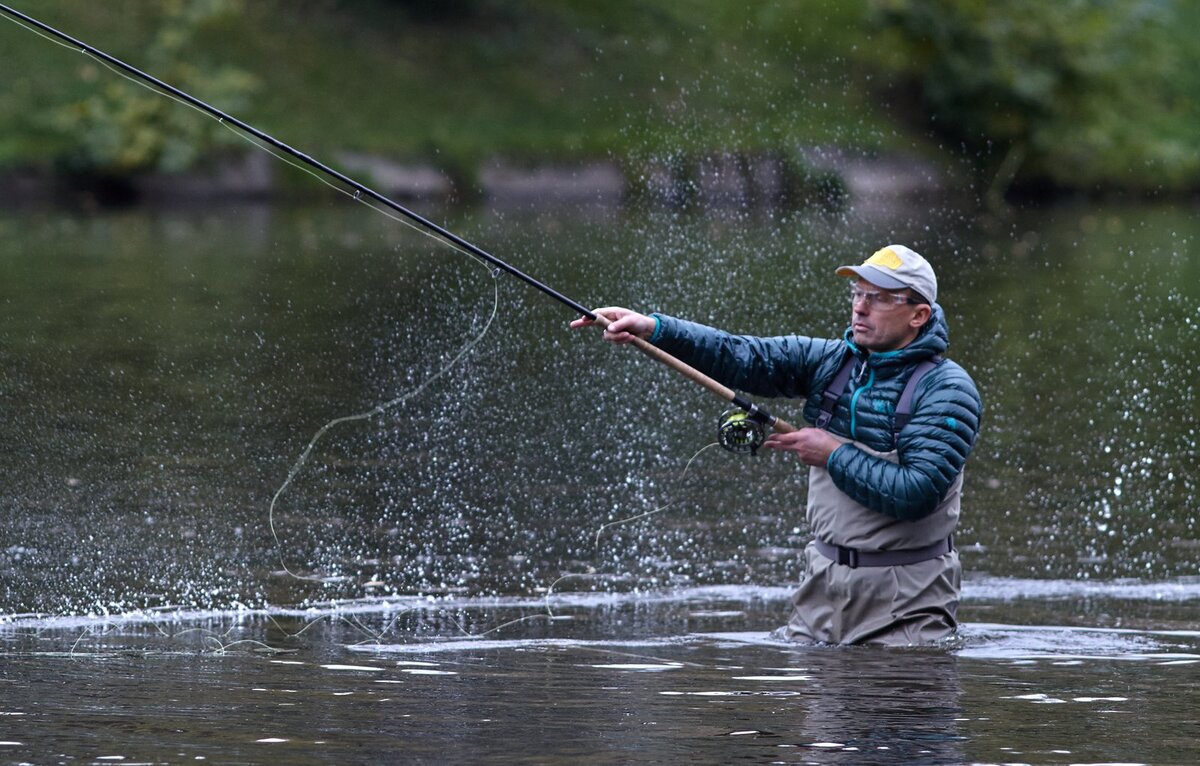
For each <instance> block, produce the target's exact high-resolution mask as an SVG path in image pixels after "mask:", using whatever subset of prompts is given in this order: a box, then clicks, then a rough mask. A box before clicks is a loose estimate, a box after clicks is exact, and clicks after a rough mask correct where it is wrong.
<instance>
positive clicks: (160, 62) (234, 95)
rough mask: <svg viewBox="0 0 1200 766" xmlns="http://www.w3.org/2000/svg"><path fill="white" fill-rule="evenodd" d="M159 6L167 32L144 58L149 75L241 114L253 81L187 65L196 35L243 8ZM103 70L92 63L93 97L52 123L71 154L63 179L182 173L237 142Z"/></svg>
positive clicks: (169, 2)
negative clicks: (216, 149) (68, 175)
mask: <svg viewBox="0 0 1200 766" xmlns="http://www.w3.org/2000/svg"><path fill="white" fill-rule="evenodd" d="M161 5H162V12H163V15H162V25H161V27H160V28H159V29H158V30H157V32H156V34H155V36H154V38H153V41H152V42H151V44H150V45H149V47H148V49H147V50H146V52H145V59H144V60H145V64H144V66H145V68H146V69H148V70H149V71H151V72H153V73H155V75H156V76H158V77H159V78H160V79H162V80H163V81H164V82H167V83H169V84H171V85H174V86H176V87H178V88H180V89H182V90H184V91H187V92H190V93H193V94H194V95H196V96H197V97H199V98H201V99H202V100H205V101H209V102H210V103H212V102H215V103H216V104H219V105H221V106H222V107H223V108H225V109H236V108H239V107H241V106H243V105H244V104H245V101H246V98H247V97H248V96H249V94H250V93H251V92H252V91H253V90H254V89H255V87H256V81H255V79H254V78H253V77H251V76H250V75H248V74H246V73H245V72H243V71H241V70H239V69H237V68H234V67H230V66H203V65H200V64H196V63H193V62H191V61H189V60H188V59H189V58H190V57H191V56H192V55H193V54H192V52H191V51H190V49H189V45H190V43H191V42H192V40H193V38H194V37H195V35H196V33H197V32H198V31H199V30H201V29H202V28H203V27H204V26H205V25H206V24H209V23H211V22H213V21H215V20H217V19H220V18H223V17H227V16H229V15H232V14H235V13H237V12H238V10H239V6H238V3H237V0H162V2H161ZM103 66H104V65H102V64H100V63H98V61H97V60H95V59H91V60H89V63H88V64H87V65H85V66H84V68H83V70H82V74H83V77H84V79H85V80H87V81H90V82H93V83H94V84H95V85H96V88H95V90H94V91H93V92H92V93H90V94H89V95H87V96H86V97H84V98H83V99H81V100H79V101H76V102H73V103H70V104H68V105H66V106H63V107H61V108H59V109H57V110H56V111H54V112H53V113H52V115H51V117H50V123H51V126H52V127H53V129H54V130H56V131H58V132H59V133H60V134H61V135H62V137H63V139H64V145H66V146H67V147H68V148H66V149H65V150H64V151H63V152H62V153H60V155H59V156H58V158H57V162H58V164H59V165H60V167H62V168H63V169H64V170H65V171H67V172H69V173H72V174H77V175H82V176H91V177H98V178H105V179H122V178H129V177H131V176H133V175H136V174H139V173H144V172H148V171H162V172H178V171H181V170H185V169H187V168H188V167H190V166H191V165H193V164H194V163H195V162H196V161H197V160H198V159H199V158H200V157H202V156H203V155H204V154H205V153H206V152H208V151H210V150H211V149H212V148H213V147H215V146H219V145H221V144H225V143H230V142H232V141H237V140H238V139H237V137H236V136H235V135H234V134H233V133H231V132H229V131H228V130H226V129H225V128H223V127H221V125H220V124H219V123H217V122H215V121H214V120H213V119H212V118H210V117H208V116H206V115H204V114H203V113H201V112H199V110H193V109H189V108H184V107H182V106H181V105H180V104H179V103H178V102H176V101H175V100H173V99H168V98H164V97H163V96H162V95H160V94H159V93H157V92H156V91H151V90H150V89H148V88H147V87H145V86H143V85H141V84H140V83H138V82H134V81H133V80H132V79H130V78H128V77H125V78H122V77H117V76H115V75H110V74H109V73H108V72H106V71H102V70H103Z"/></svg>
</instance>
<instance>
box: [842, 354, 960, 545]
mask: <svg viewBox="0 0 1200 766" xmlns="http://www.w3.org/2000/svg"><path fill="white" fill-rule="evenodd" d="M982 409H983V406H982V403H981V401H980V398H979V392H978V391H977V390H976V388H975V383H974V382H973V381H972V380H971V377H970V376H969V375H968V374H967V373H966V371H965V370H963V369H962V368H961V367H959V366H958V365H957V364H955V363H954V362H950V361H947V362H944V363H943V364H941V365H939V366H938V367H937V368H936V369H934V370H933V371H931V372H930V373H929V374H928V375H926V376H925V378H924V379H923V380H922V381H921V382H920V384H919V385H918V386H917V390H916V392H915V396H914V397H913V416H912V420H911V421H909V423H908V425H907V426H906V427H905V428H904V429H903V430H902V431H901V432H900V434H899V441H898V453H899V462H898V463H892V462H890V461H888V460H884V459H883V458H879V457H876V456H874V455H870V454H868V453H866V452H864V451H862V450H860V449H858V448H857V447H855V446H854V445H852V444H846V445H843V446H842V447H839V448H838V449H837V450H836V451H834V453H833V454H832V455H830V456H829V461H828V463H827V464H826V467H827V468H828V470H829V473H830V476H831V477H832V478H833V482H834V484H835V485H836V486H837V487H838V488H839V489H841V490H842V491H843V492H845V493H846V494H847V495H849V496H850V497H852V498H853V499H855V500H856V501H858V502H859V503H861V504H863V505H865V506H867V507H868V508H870V509H872V510H874V511H878V512H879V513H884V514H887V515H888V516H892V517H894V518H897V519H902V520H910V521H911V520H915V519H919V518H922V517H924V516H927V515H929V514H930V513H932V512H933V511H934V510H935V509H936V508H937V506H938V503H940V502H941V500H942V498H943V497H944V496H945V494H946V491H947V490H948V489H949V488H950V485H951V484H952V483H953V482H954V479H955V477H957V476H958V474H959V473H960V472H961V471H962V469H963V465H964V463H966V460H967V456H968V455H969V454H970V453H971V448H972V447H973V446H974V445H975V437H976V435H977V434H978V433H979V420H980V415H981V413H982Z"/></svg>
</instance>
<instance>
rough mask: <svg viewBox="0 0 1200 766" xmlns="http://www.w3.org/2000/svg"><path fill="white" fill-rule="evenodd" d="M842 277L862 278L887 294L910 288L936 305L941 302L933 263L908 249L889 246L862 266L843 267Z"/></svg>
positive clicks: (839, 270)
mask: <svg viewBox="0 0 1200 766" xmlns="http://www.w3.org/2000/svg"><path fill="white" fill-rule="evenodd" d="M835 273H836V274H837V275H838V276H839V277H854V276H857V277H861V278H862V279H865V280H867V281H868V282H870V283H871V284H873V285H875V286H877V287H882V288H883V289H885V290H900V289H902V288H905V287H907V288H909V289H910V290H912V291H913V292H915V293H916V294H917V295H920V296H921V297H922V298H924V299H925V300H927V301H929V303H930V304H933V303H934V302H936V301H937V277H936V276H935V275H934V273H933V267H932V266H930V265H929V261H927V260H925V259H924V258H922V257H921V254H920V253H917V252H914V251H913V250H910V249H909V248H907V247H905V246H904V245H888V246H887V247H885V248H883V249H882V250H876V251H875V254H874V255H872V256H871V257H870V258H868V259H867V260H865V261H863V263H862V265H859V266H839V267H838V270H837V272H835Z"/></svg>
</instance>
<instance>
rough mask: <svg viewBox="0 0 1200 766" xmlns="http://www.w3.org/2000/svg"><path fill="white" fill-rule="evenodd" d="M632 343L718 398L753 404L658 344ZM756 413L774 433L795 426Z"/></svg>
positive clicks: (602, 323) (601, 322) (604, 321)
mask: <svg viewBox="0 0 1200 766" xmlns="http://www.w3.org/2000/svg"><path fill="white" fill-rule="evenodd" d="M592 313H593V314H595V316H596V319H595V324H596V325H598V326H599V327H600V328H601V329H604V328H607V327H608V326H609V325H610V324H612V320H611V319H609V318H608V317H606V316H604V315H603V314H597V313H596V312H594V311H593V312H592ZM633 345H634V346H636V347H637V349H638V350H639V351H641V352H642V353H643V354H645V355H646V356H648V357H650V358H651V359H653V360H655V361H656V362H660V363H662V364H665V365H666V366H667V367H670V368H671V369H672V370H675V372H678V373H679V374H680V375H682V376H683V377H685V378H687V379H688V380H690V381H692V382H693V383H698V384H700V385H701V386H703V387H704V388H706V389H708V390H709V391H710V392H711V393H713V394H715V395H716V396H718V397H719V398H721V399H723V400H725V401H727V402H730V403H731V404H734V405H735V406H737V407H740V408H742V409H744V410H747V411H749V407H750V406H753V405H749V403H748V402H747V400H746V399H745V398H744V397H742V396H740V395H739V394H738V393H737V392H736V391H734V390H733V389H732V388H730V387H729V386H726V385H723V384H721V383H718V382H717V381H715V380H713V379H712V378H710V377H709V376H707V375H705V374H704V373H702V372H700V371H699V370H697V369H696V368H695V367H692V366H691V365H690V364H688V363H686V362H683V361H681V360H679V359H676V358H675V357H673V356H671V355H670V354H668V353H667V352H666V351H663V350H662V349H661V348H659V347H658V346H655V345H652V344H651V343H650V342H649V341H647V340H643V339H642V338H639V337H637V336H634V338H633ZM748 405H749V406H748ZM757 413H758V414H759V415H761V416H765V420H766V421H770V423H771V428H772V430H774V431H775V432H776V433H781V434H786V433H790V432H792V431H795V430H796V427H795V426H793V425H792V424H791V423H788V422H787V421H785V420H782V419H780V418H776V417H774V416H773V415H771V414H770V413H768V412H767V411H766V410H765V409H763V408H762V407H758V408H757Z"/></svg>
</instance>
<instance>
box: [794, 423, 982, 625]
mask: <svg viewBox="0 0 1200 766" xmlns="http://www.w3.org/2000/svg"><path fill="white" fill-rule="evenodd" d="M842 441H843V442H846V441H848V440H846V439H842ZM852 443H853V444H854V445H855V447H857V448H858V449H861V450H863V451H864V452H866V453H868V454H871V455H875V456H877V457H882V458H884V459H885V460H889V461H891V462H893V463H895V462H897V460H898V459H897V456H896V452H895V451H892V452H876V451H875V450H872V449H869V448H868V447H866V446H864V445H862V444H859V443H857V442H852ZM962 478H963V477H962V474H961V473H960V474H959V475H958V477H956V478H955V480H954V483H953V484H952V485H951V486H950V489H949V490H947V492H946V495H945V497H943V498H942V502H941V503H940V504H939V505H938V507H937V509H936V510H934V512H933V513H931V514H929V515H928V516H926V517H924V518H922V519H918V520H917V521H900V520H898V519H894V518H892V517H891V516H886V515H884V514H882V513H878V512H876V511H872V510H871V509H869V508H867V507H866V506H863V505H860V504H859V503H856V502H855V501H854V500H852V499H851V498H850V497H849V496H848V495H846V494H845V493H844V492H842V491H841V490H840V489H838V488H837V487H836V486H834V483H833V479H832V477H830V475H829V472H828V471H827V470H825V468H824V467H815V466H814V467H812V468H811V469H810V471H809V479H808V523H809V527H810V528H811V529H812V532H813V536H814V537H815V538H816V539H818V540H822V541H824V542H826V543H829V544H831V545H840V546H843V547H846V548H854V549H857V550H859V551H862V552H868V551H869V552H876V551H904V550H912V549H916V548H923V547H925V546H928V545H933V544H936V543H937V542H939V541H941V540H945V539H946V538H947V537H949V536H950V534H951V533H952V532H953V531H954V528H955V526H957V524H958V516H959V505H960V500H961V498H962ZM803 558H804V560H805V567H804V574H803V576H802V578H801V581H800V586H799V587H798V588H797V589H796V593H795V595H794V596H793V597H792V604H793V606H794V608H793V610H792V616H791V619H790V620H789V621H788V624H787V625H785V626H784V627H783V629H782V632H783V635H784V636H786V637H787V638H789V639H791V640H794V641H812V642H821V643H830V644H884V645H892V646H906V645H912V644H929V643H932V642H936V641H938V640H941V639H945V638H948V637H950V636H951V635H953V634H954V630H955V628H956V626H957V625H958V623H957V621H956V620H955V612H956V611H957V609H958V593H959V587H960V585H961V582H962V565H961V564H960V563H959V560H958V552H957V551H951V552H950V553H947V554H944V555H942V556H938V557H937V558H933V559H929V560H926V561H921V562H918V563H915V564H906V565H903V566H859V567H850V566H847V565H844V564H839V563H837V562H836V561H833V560H831V559H828V558H826V557H825V556H823V555H822V554H821V553H820V552H819V551H818V550H817V549H816V547H815V543H814V542H810V543H809V544H808V546H807V547H806V548H805V550H804V556H803Z"/></svg>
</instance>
